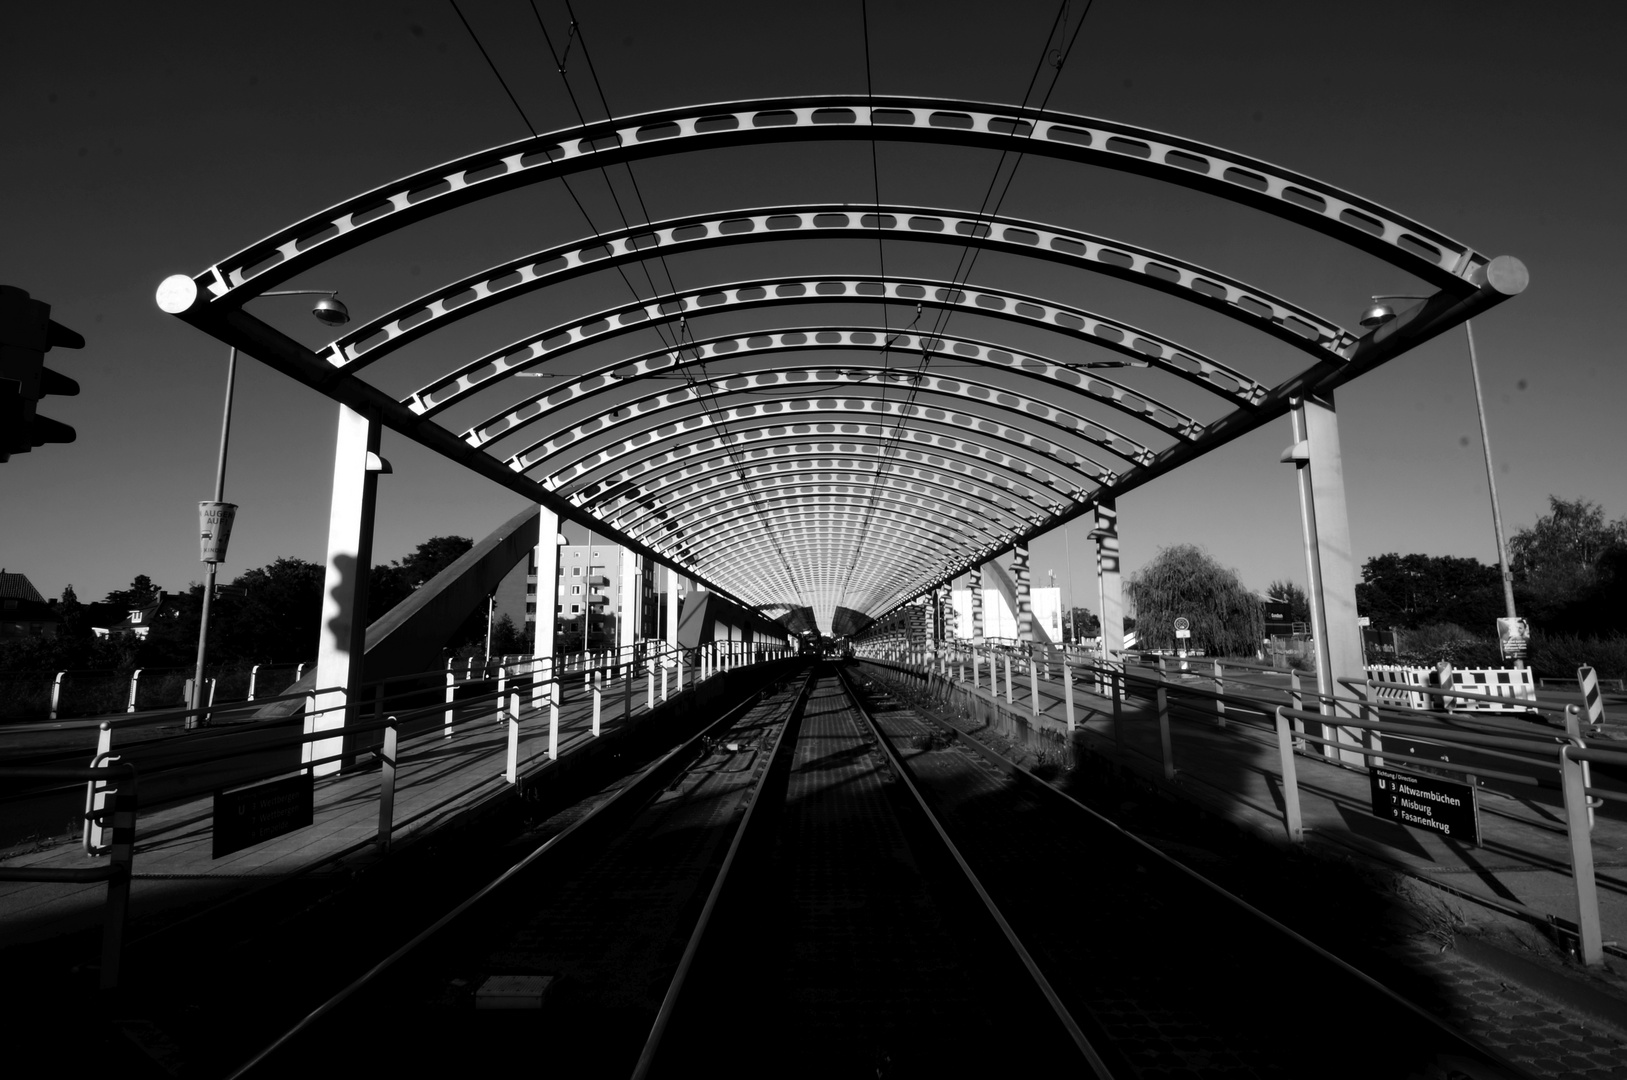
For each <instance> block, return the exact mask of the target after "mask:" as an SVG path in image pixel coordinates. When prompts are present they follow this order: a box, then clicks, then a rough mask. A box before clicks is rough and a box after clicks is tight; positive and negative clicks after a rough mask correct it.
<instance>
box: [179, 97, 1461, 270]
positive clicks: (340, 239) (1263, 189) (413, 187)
mask: <svg viewBox="0 0 1627 1080" xmlns="http://www.w3.org/2000/svg"><path fill="white" fill-rule="evenodd" d="M829 139H850V140H864V141H870V140H883V141H886V140H893V141H906V142H928V143H944V144H950V145H961V146H972V147H987V148H992V149H996V150H1006V151H1012V152H1016V153H1021V154H1024V155H1027V156H1031V157H1054V158H1059V159H1062V160H1066V161H1075V162H1084V163H1087V164H1091V165H1096V166H1099V167H1102V168H1107V169H1116V170H1120V171H1124V172H1130V173H1136V174H1140V175H1144V176H1152V177H1156V178H1158V179H1160V180H1164V181H1166V182H1168V183H1171V184H1175V185H1177V186H1180V187H1186V188H1191V189H1194V190H1198V191H1202V192H1205V193H1207V194H1210V195H1214V196H1217V197H1219V198H1221V199H1225V200H1228V201H1231V202H1236V203H1240V204H1242V205H1246V206H1251V207H1254V208H1255V209H1258V210H1261V211H1264V212H1265V213H1268V214H1271V215H1273V216H1276V217H1280V218H1283V219H1285V220H1288V221H1291V222H1294V223H1296V224H1299V225H1302V226H1305V227H1307V228H1310V229H1313V230H1315V231H1317V232H1322V233H1325V234H1327V235H1329V236H1332V237H1334V238H1336V239H1338V240H1339V241H1341V242H1343V243H1346V244H1349V245H1350V246H1352V247H1355V248H1358V249H1360V250H1363V251H1367V252H1369V253H1371V254H1374V255H1376V256H1378V257H1379V258H1382V259H1384V260H1386V261H1388V262H1390V263H1392V264H1394V265H1396V266H1399V267H1401V268H1402V269H1404V270H1406V271H1408V272H1409V273H1412V274H1415V275H1417V276H1418V277H1421V278H1423V279H1425V280H1427V281H1431V282H1433V283H1435V284H1436V285H1438V286H1444V287H1449V288H1450V287H1454V286H1455V285H1456V284H1457V283H1459V282H1462V281H1470V280H1472V279H1473V278H1474V277H1475V276H1476V274H1477V273H1480V272H1483V270H1484V268H1485V265H1486V263H1487V262H1488V261H1489V260H1487V259H1486V258H1485V257H1484V256H1481V255H1479V254H1478V253H1476V252H1475V251H1473V250H1472V249H1470V248H1469V247H1468V246H1467V245H1465V244H1462V243H1459V242H1458V241H1456V240H1453V239H1451V238H1450V237H1448V236H1446V235H1445V234H1443V233H1440V232H1437V231H1436V230H1434V229H1430V228H1429V227H1427V226H1425V225H1424V224H1422V223H1421V222H1417V221H1413V220H1410V219H1408V218H1406V217H1404V216H1402V215H1400V214H1398V213H1396V212H1394V211H1392V210H1389V209H1387V208H1385V207H1383V206H1381V205H1379V204H1378V203H1375V202H1372V201H1371V200H1368V199H1363V198H1361V197H1360V196H1357V195H1354V194H1352V193H1350V192H1346V191H1342V190H1340V189H1338V188H1335V187H1333V186H1331V185H1328V184H1325V183H1323V182H1321V181H1319V180H1316V179H1314V178H1313V177H1309V176H1305V175H1303V174H1300V173H1296V172H1292V171H1290V170H1287V169H1283V168H1280V167H1278V166H1276V165H1272V164H1270V163H1268V162H1265V161H1261V160H1258V159H1255V158H1249V157H1245V156H1244V155H1241V154H1235V153H1232V152H1231V151H1228V150H1223V149H1221V148H1219V147H1214V146H1209V145H1206V144H1204V143H1200V142H1196V141H1194V140H1190V139H1183V138H1180V137H1178V136H1174V135H1167V134H1164V133H1162V132H1157V131H1152V130H1150V129H1147V128H1141V127H1136V126H1134V125H1130V124H1122V123H1117V122H1114V121H1109V120H1101V119H1095V118H1090V117H1083V116H1074V115H1070V114H1066V113H1057V112H1042V111H1038V110H1027V109H1012V108H1010V107H1008V106H1000V105H994V104H987V103H981V102H972V101H960V100H951V99H933V98H909V97H893V96H882V97H868V96H854V95H832V96H817V97H815V96H808V97H790V98H774V99H762V100H755V101H734V102H722V103H717V104H711V105H700V106H686V107H683V108H677V109H665V110H661V111H659V112H652V113H645V114H642V115H638V116H632V117H625V118H612V119H609V120H605V121H602V122H598V123H593V124H588V125H585V126H581V127H575V128H570V129H566V130H561V131H555V132H550V133H548V134H545V135H540V136H537V137H534V138H528V139H521V140H518V141H516V142H512V143H509V144H506V145H504V146H497V147H492V148H490V149H487V150H481V151H478V152H476V153H474V154H470V155H467V156H465V157H462V158H458V159H456V160H454V161H450V162H447V163H446V164H444V165H440V166H436V167H435V168H431V169H426V170H424V171H422V172H419V173H415V174H413V175H411V176H407V177H403V178H402V179H400V180H396V181H392V182H391V183H388V184H385V185H383V186H381V187H378V188H374V189H373V190H372V191H368V192H364V193H362V194H360V195H356V196H354V197H352V198H349V199H345V200H344V201H342V202H340V203H338V204H336V205H335V206H333V207H330V208H329V209H327V210H325V211H323V212H321V213H319V214H315V215H313V216H311V217H309V218H306V219H305V220H303V221H299V222H296V223H294V224H292V225H289V226H287V227H286V228H283V229H279V230H278V231H277V232H275V233H272V234H271V235H270V236H268V237H266V238H265V239H263V240H261V241H259V242H258V243H255V244H251V245H250V246H248V247H247V248H244V249H243V250H242V251H239V252H237V253H236V254H234V255H231V256H228V257H227V258H225V259H223V260H221V262H219V263H217V264H216V265H215V266H213V267H211V268H210V269H209V270H208V271H206V272H204V273H203V274H200V275H198V276H197V278H196V279H195V280H196V281H197V284H198V286H199V288H200V290H203V291H205V292H207V293H208V294H209V295H210V296H211V297H212V298H214V299H216V300H227V301H229V302H240V298H239V295H238V294H239V293H241V292H243V291H249V292H254V293H257V292H259V291H262V290H264V289H267V288H272V287H275V286H276V285H277V284H279V283H281V282H283V281H286V280H288V279H289V278H290V277H292V276H293V275H295V274H297V273H300V272H301V271H302V270H305V269H308V268H309V267H311V266H313V265H316V264H318V263H321V262H325V261H327V260H329V259H331V258H333V257H335V256H336V255H339V254H341V253H343V252H345V251H349V250H351V249H352V248H355V247H357V246H358V245H360V244H364V243H366V242H368V241H369V240H373V239H376V238H378V237H380V236H383V235H386V234H387V233H390V232H394V231H396V230H397V229H400V228H402V227H404V226H406V225H409V224H412V223H414V222H417V221H421V220H423V219H425V218H428V217H431V216H433V215H436V214H440V213H443V212H445V211H447V210H451V209H455V208H457V207H460V206H464V205H467V204H469V203H471V202H475V201H477V200H480V199H484V198H488V197H490V196H493V195H498V194H501V193H503V192H507V191H512V190H514V189H516V188H520V187H523V186H526V185H528V184H534V183H538V182H540V181H543V180H548V179H553V178H556V177H560V176H566V175H570V174H573V173H576V172H580V171H583V170H587V169H598V168H601V167H604V166H607V165H610V164H614V163H617V162H625V161H635V160H640V159H645V158H651V157H659V156H663V155H668V154H675V153H693V152H695V151H697V150H705V149H709V148H712V147H723V146H738V145H746V144H752V143H765V144H766V143H778V142H792V141H816V140H829Z"/></svg>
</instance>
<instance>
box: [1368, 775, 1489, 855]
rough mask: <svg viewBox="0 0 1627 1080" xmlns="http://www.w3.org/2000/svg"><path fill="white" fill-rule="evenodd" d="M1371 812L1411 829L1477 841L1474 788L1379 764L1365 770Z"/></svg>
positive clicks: (1454, 838) (1473, 842)
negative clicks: (1370, 793) (1366, 772)
mask: <svg viewBox="0 0 1627 1080" xmlns="http://www.w3.org/2000/svg"><path fill="white" fill-rule="evenodd" d="M1367 780H1368V783H1369V784H1370V785H1371V787H1372V789H1373V814H1374V816H1375V817H1380V818H1383V819H1384V820H1386V821H1394V822H1398V823H1400V824H1402V825H1408V826H1411V827H1412V828H1414V829H1431V830H1433V831H1435V832H1438V833H1440V834H1441V835H1442V836H1449V837H1451V838H1452V839H1453V840H1458V841H1461V842H1462V843H1465V844H1479V843H1480V816H1479V811H1478V808H1477V806H1476V804H1475V795H1474V788H1472V787H1470V786H1469V785H1468V784H1459V783H1456V782H1454V781H1451V780H1443V779H1441V778H1440V777H1438V776H1419V775H1417V774H1415V773H1404V772H1397V771H1396V770H1395V769H1386V768H1383V767H1382V766H1380V767H1376V768H1374V769H1371V770H1370V771H1369V772H1368V774H1367Z"/></svg>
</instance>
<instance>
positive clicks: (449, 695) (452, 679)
mask: <svg viewBox="0 0 1627 1080" xmlns="http://www.w3.org/2000/svg"><path fill="white" fill-rule="evenodd" d="M457 678H458V676H457V673H456V672H454V671H453V670H452V662H451V661H450V660H448V661H447V664H446V722H445V724H444V725H443V726H444V727H445V729H446V737H447V738H448V739H450V738H451V737H452V713H453V712H454V711H455V710H454V709H453V708H452V700H453V695H454V694H455V693H456V688H455V687H454V685H453V684H454V683H456V682H457Z"/></svg>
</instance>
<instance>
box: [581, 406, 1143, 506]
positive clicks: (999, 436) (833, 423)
mask: <svg viewBox="0 0 1627 1080" xmlns="http://www.w3.org/2000/svg"><path fill="white" fill-rule="evenodd" d="M863 404H864V406H865V409H864V411H865V412H866V413H868V414H869V415H868V416H863V417H854V416H851V415H848V411H847V410H844V412H843V413H842V414H838V415H837V416H833V417H829V418H828V419H825V418H824V417H823V416H822V414H817V413H816V414H813V419H812V420H811V421H810V419H809V414H807V413H799V414H797V415H798V416H799V417H803V418H804V419H802V420H800V421H798V422H795V423H787V422H786V420H785V417H784V416H783V415H780V414H769V415H763V414H762V413H761V412H760V411H759V410H758V408H757V407H756V406H748V407H747V408H746V409H717V410H714V411H713V413H712V414H711V415H710V416H708V417H694V418H692V420H693V423H691V422H690V421H687V420H686V421H684V422H683V423H680V424H674V425H672V427H673V429H674V430H673V432H672V434H674V435H676V434H680V433H681V434H683V435H685V436H687V438H685V439H683V440H672V441H671V442H670V443H669V444H668V446H667V448H665V449H662V448H656V450H655V451H654V452H651V451H650V450H649V448H647V447H646V446H644V445H638V446H633V447H628V446H627V445H626V444H625V442H624V443H623V444H622V445H621V447H620V448H619V449H618V451H617V452H616V453H615V454H608V453H606V452H603V451H601V452H598V453H595V454H594V455H593V456H592V458H591V459H584V460H583V461H580V462H574V463H572V464H571V465H569V466H567V467H565V468H562V469H561V470H560V471H559V472H557V473H555V474H554V475H553V478H552V480H553V483H554V486H555V490H556V491H559V492H561V493H563V494H565V495H567V496H568V497H569V498H571V499H572V500H573V501H575V502H576V503H577V505H579V506H588V505H589V504H590V503H591V501H592V500H595V499H598V498H601V497H603V496H604V495H605V493H606V492H607V491H609V490H611V489H612V488H614V487H616V486H619V485H621V484H624V483H631V482H633V481H635V480H636V479H638V477H639V476H640V475H642V474H643V473H644V472H645V471H647V470H649V469H653V468H658V467H664V466H665V465H667V464H670V463H677V462H681V461H684V460H686V459H687V458H688V457H689V456H690V455H692V454H696V453H699V452H701V451H706V450H710V449H711V448H712V447H714V446H718V445H720V444H721V445H724V446H728V447H731V448H740V447H746V448H748V449H747V450H746V451H745V452H746V453H747V454H752V453H755V452H756V449H757V448H759V447H760V448H763V449H766V450H768V451H770V452H772V453H774V454H775V455H777V456H782V455H784V454H789V453H790V452H791V451H790V450H789V449H785V450H782V449H781V444H783V445H785V446H787V447H790V446H796V445H799V444H802V443H808V444H811V445H814V446H824V445H830V446H832V447H833V449H832V451H831V452H832V453H834V452H836V449H834V448H839V446H840V445H841V444H847V443H862V442H865V441H869V442H873V443H885V442H886V441H887V440H888V439H893V440H894V441H895V442H896V444H897V446H898V454H899V455H900V456H903V457H905V458H906V459H908V458H909V455H912V454H922V455H932V454H941V455H948V456H953V457H955V458H956V459H957V460H961V459H963V460H966V461H967V463H968V465H969V466H974V465H975V467H978V468H982V469H984V470H987V471H988V472H989V473H990V474H991V475H992V476H994V477H999V476H1004V475H1006V474H1007V473H1017V474H1020V475H1022V476H1024V477H1027V478H1028V479H1029V480H1030V482H1037V483H1040V484H1044V485H1045V486H1047V487H1050V488H1052V489H1053V490H1055V491H1056V492H1057V494H1058V495H1059V496H1062V497H1063V498H1065V499H1077V498H1080V497H1081V496H1083V494H1084V493H1085V492H1086V491H1087V490H1089V489H1090V488H1093V487H1094V486H1096V485H1098V484H1104V483H1108V482H1110V480H1111V478H1112V475H1113V474H1112V473H1111V471H1110V470H1108V469H1106V468H1105V467H1104V466H1102V464H1101V463H1100V462H1097V461H1095V460H1094V459H1092V458H1089V457H1086V456H1085V455H1083V454H1072V453H1067V454H1066V455H1065V456H1064V452H1063V451H1061V450H1059V449H1057V448H1055V447H1051V446H1049V444H1048V443H1047V442H1046V441H1045V440H1039V439H1035V438H1034V437H1032V436H1030V435H1028V434H1027V433H1026V432H1020V433H1018V434H1020V435H1021V436H1022V437H1021V439H1007V438H1006V437H1005V436H1006V435H1007V434H1009V432H1008V431H1006V430H1002V431H1000V432H992V433H991V432H987V431H974V430H972V429H975V427H976V424H977V423H978V420H977V419H976V418H974V417H971V416H969V415H967V414H964V413H955V412H948V411H945V418H944V419H942V420H932V419H928V418H926V417H925V416H921V415H911V416H909V417H908V421H909V425H908V426H907V427H902V428H900V426H899V425H898V424H897V422H896V421H897V418H899V417H903V416H904V414H905V408H906V406H905V403H904V402H902V401H885V402H884V401H866V402H863ZM934 411H939V410H934ZM884 421H885V422H884ZM724 429H726V430H724ZM974 436H975V437H974ZM1036 444H1037V445H1036ZM1067 459H1073V460H1071V461H1070V460H1067ZM1081 466H1083V467H1081Z"/></svg>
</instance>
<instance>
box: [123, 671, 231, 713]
mask: <svg viewBox="0 0 1627 1080" xmlns="http://www.w3.org/2000/svg"><path fill="white" fill-rule="evenodd" d="M254 670H255V671H259V670H260V665H259V664H256V665H254ZM141 672H142V669H141V668H136V669H135V670H134V671H132V672H131V673H130V701H129V704H127V705H126V706H125V707H124V711H125V712H127V713H131V712H135V711H136V691H137V690H138V689H139V688H140V686H141ZM249 700H250V701H253V700H254V676H253V675H250V676H249Z"/></svg>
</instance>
